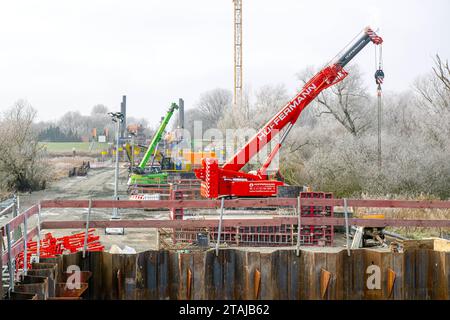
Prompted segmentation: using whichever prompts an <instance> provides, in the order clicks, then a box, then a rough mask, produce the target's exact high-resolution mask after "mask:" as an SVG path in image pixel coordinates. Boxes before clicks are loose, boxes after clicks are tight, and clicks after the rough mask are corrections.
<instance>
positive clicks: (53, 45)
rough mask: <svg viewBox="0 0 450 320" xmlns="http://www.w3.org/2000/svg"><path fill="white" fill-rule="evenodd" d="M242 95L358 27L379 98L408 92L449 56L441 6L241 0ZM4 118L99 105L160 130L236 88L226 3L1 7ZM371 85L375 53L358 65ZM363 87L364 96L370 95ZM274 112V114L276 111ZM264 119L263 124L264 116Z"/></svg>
mask: <svg viewBox="0 0 450 320" xmlns="http://www.w3.org/2000/svg"><path fill="white" fill-rule="evenodd" d="M243 3H244V7H243V23H244V26H243V28H244V36H243V37H244V38H243V41H244V54H243V59H244V86H245V85H250V86H251V88H253V89H257V88H258V87H260V86H261V85H264V84H278V83H284V84H285V85H286V87H287V89H288V90H289V92H290V93H292V94H293V93H294V92H295V90H296V86H297V85H298V82H297V81H296V78H295V73H297V72H298V71H299V70H301V69H302V68H304V67H306V66H308V65H315V66H320V65H322V64H323V63H325V62H327V61H328V60H329V59H330V58H332V57H333V56H334V55H335V54H336V53H337V52H338V51H339V50H340V49H341V48H342V47H343V46H344V45H346V44H347V43H348V42H349V41H350V40H351V39H352V38H353V37H354V36H355V35H356V34H357V33H358V32H359V31H360V30H361V29H362V28H363V27H364V26H366V25H372V26H374V27H379V28H380V32H379V33H380V35H381V36H382V37H383V38H384V40H385V43H384V46H383V55H384V69H385V73H386V79H385V85H384V89H385V90H404V89H407V88H408V87H409V86H410V85H411V82H412V81H413V80H414V79H415V78H416V76H417V75H420V74H422V73H425V72H428V71H429V70H430V68H431V66H432V60H431V58H432V56H433V55H434V54H435V53H440V55H441V56H442V57H443V58H450V41H449V40H450V37H449V34H450V21H449V18H450V1H448V0H432V1H418V0H395V1H393V0H376V1H362V0H341V1H334V0H314V1H303V0H278V1H273V0H270V1H269V0H243ZM0 40H1V48H0V109H1V110H4V109H6V108H7V107H9V106H11V105H12V104H13V103H14V101H16V100H17V99H19V98H24V99H27V100H28V101H29V102H30V103H31V104H32V105H33V106H34V107H35V108H36V109H37V110H38V113H39V119H41V120H52V119H56V118H57V117H59V116H61V115H62V114H64V113H65V112H66V111H69V110H79V111H81V112H82V113H89V111H90V109H91V108H92V106H93V105H95V104H98V103H102V104H105V105H106V106H108V107H109V108H110V109H115V110H118V109H119V105H120V101H121V96H122V95H123V94H126V95H127V99H128V114H129V115H133V116H139V117H145V118H147V120H148V121H149V122H150V123H151V124H153V125H154V124H156V123H157V122H158V121H159V119H160V117H161V116H162V115H163V114H164V112H165V111H166V109H167V108H168V106H169V105H170V103H171V102H172V101H174V102H176V101H178V98H179V97H182V98H184V99H185V105H186V107H187V108H189V107H191V106H192V105H193V104H194V103H195V102H196V100H197V98H198V97H199V95H200V94H201V93H202V92H204V91H207V90H209V89H214V88H216V87H222V88H227V89H230V90H231V89H232V87H233V5H232V1H231V0H190V1H187V0H160V1H156V0H153V1H151V0H143V1H138V0H127V1H124V0H122V1H117V0H76V1H75V0H71V1H69V0H64V1H61V0H59V1H58V0H39V1H33V0H30V1H23V0H10V1H6V0H0ZM354 62H356V63H358V64H359V65H360V66H361V67H362V69H363V71H364V72H365V77H366V78H367V84H368V86H372V87H373V88H374V89H375V85H374V84H373V73H374V68H375V67H374V49H373V46H372V45H370V47H369V46H368V47H366V48H365V49H364V51H363V52H361V54H359V55H358V56H357V57H356V58H355V61H354ZM369 88H370V87H369ZM280 107H281V106H280ZM268 117H269V115H268Z"/></svg>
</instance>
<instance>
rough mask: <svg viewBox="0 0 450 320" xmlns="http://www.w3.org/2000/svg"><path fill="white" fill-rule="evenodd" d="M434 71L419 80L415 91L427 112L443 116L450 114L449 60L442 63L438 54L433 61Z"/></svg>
mask: <svg viewBox="0 0 450 320" xmlns="http://www.w3.org/2000/svg"><path fill="white" fill-rule="evenodd" d="M433 61H434V66H433V71H432V72H430V73H429V74H427V75H425V76H422V77H420V78H418V79H417V80H416V81H415V83H414V85H413V89H414V91H415V92H416V93H417V102H418V105H419V106H420V107H422V108H423V109H424V110H426V111H427V112H431V113H437V114H443V113H448V112H450V68H449V65H448V60H446V61H445V62H443V61H442V59H441V57H440V56H439V55H438V54H437V55H436V57H435V58H434V59H433Z"/></svg>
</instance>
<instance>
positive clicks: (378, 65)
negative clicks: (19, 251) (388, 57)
mask: <svg viewBox="0 0 450 320" xmlns="http://www.w3.org/2000/svg"><path fill="white" fill-rule="evenodd" d="M377 47H378V48H377ZM377 49H379V52H378V57H377ZM375 69H376V71H375V83H376V84H377V99H378V101H377V102H378V150H377V151H378V152H377V155H378V167H379V169H381V106H382V99H381V92H382V91H381V84H382V83H383V80H384V72H383V47H382V45H381V44H380V45H378V46H375Z"/></svg>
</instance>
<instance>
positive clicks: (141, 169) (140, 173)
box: [128, 103, 178, 185]
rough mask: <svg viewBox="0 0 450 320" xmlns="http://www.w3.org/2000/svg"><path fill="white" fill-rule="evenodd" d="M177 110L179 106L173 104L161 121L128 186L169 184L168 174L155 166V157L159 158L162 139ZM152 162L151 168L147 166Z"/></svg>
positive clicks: (133, 170) (134, 169) (133, 171)
mask: <svg viewBox="0 0 450 320" xmlns="http://www.w3.org/2000/svg"><path fill="white" fill-rule="evenodd" d="M176 109H178V105H177V104H176V103H172V105H171V106H170V107H169V110H167V113H166V115H165V117H164V118H163V120H162V121H161V124H160V126H159V128H158V130H156V132H155V135H154V136H153V138H152V141H151V142H150V144H149V146H148V148H147V151H146V152H145V154H144V157H143V158H142V160H141V162H140V163H139V165H138V166H137V167H133V168H132V169H131V171H132V172H131V175H130V179H129V180H128V185H135V184H138V185H141V184H142V185H145V184H159V183H162V184H164V183H167V176H168V174H167V172H163V171H162V170H161V165H155V157H156V156H157V152H158V150H157V149H158V144H159V142H160V141H161V139H162V136H163V134H164V130H165V129H166V127H167V124H168V123H169V121H170V118H171V117H172V115H173V114H174V112H175V110H176ZM150 160H151V162H150V166H147V164H148V163H149V161H150Z"/></svg>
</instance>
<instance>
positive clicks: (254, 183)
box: [195, 27, 383, 198]
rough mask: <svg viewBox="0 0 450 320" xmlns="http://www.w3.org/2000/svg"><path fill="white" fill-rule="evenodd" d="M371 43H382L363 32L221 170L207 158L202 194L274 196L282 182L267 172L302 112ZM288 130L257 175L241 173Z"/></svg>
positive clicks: (201, 174) (201, 171)
mask: <svg viewBox="0 0 450 320" xmlns="http://www.w3.org/2000/svg"><path fill="white" fill-rule="evenodd" d="M369 42H373V43H374V44H376V45H380V44H381V43H382V42H383V40H382V39H381V37H379V36H378V35H377V34H376V33H375V32H374V31H373V30H372V29H370V28H369V27H367V28H365V29H364V32H363V34H362V36H361V37H360V38H359V39H358V40H357V41H356V42H355V43H354V44H353V45H351V46H350V47H349V48H348V49H347V50H346V51H345V52H344V53H343V54H342V55H340V56H339V57H338V58H337V59H336V60H335V61H332V62H331V63H330V64H328V65H327V66H325V67H324V68H323V69H322V70H320V71H319V72H318V73H317V74H316V75H314V76H313V77H312V78H311V79H310V80H309V81H308V82H307V83H306V84H305V85H304V87H303V88H302V90H301V91H300V92H299V93H298V94H297V95H296V96H295V97H294V98H293V99H292V100H291V101H289V103H287V104H286V105H285V106H284V107H283V108H282V109H281V110H280V111H278V113H276V114H275V115H274V116H273V117H272V118H271V119H270V120H269V121H268V122H267V123H266V124H265V125H264V126H263V127H262V128H261V129H260V130H259V131H258V132H257V133H256V134H255V135H254V136H253V137H252V138H251V139H250V140H249V141H248V142H247V144H246V145H245V146H243V147H242V148H241V149H240V150H239V151H238V152H237V153H236V154H235V155H234V156H233V157H231V159H229V160H228V161H227V162H226V163H225V164H224V165H223V166H222V167H221V168H219V167H218V164H217V161H215V160H214V159H204V161H203V164H202V165H203V167H202V168H201V169H198V170H196V172H195V173H196V175H197V177H198V178H199V179H201V180H202V190H201V191H202V195H203V196H204V197H208V198H216V197H218V196H273V195H276V193H277V188H278V186H279V185H282V184H283V183H282V182H280V181H274V180H267V174H266V170H267V168H268V167H269V166H270V163H271V161H272V160H273V158H274V157H275V155H276V154H277V152H278V151H279V150H280V148H281V146H282V143H283V141H284V139H285V138H286V136H287V134H288V133H289V131H290V129H291V128H292V126H293V125H294V124H295V123H296V121H297V119H298V117H299V116H300V113H301V112H302V111H303V110H304V109H305V108H306V107H307V106H308V105H309V104H310V103H311V101H313V100H314V98H316V97H317V96H318V95H319V94H320V93H321V92H322V91H323V90H325V89H327V88H328V87H330V86H332V85H334V84H336V83H338V82H340V81H342V80H343V79H344V78H345V77H346V76H347V75H348V73H347V71H345V70H344V66H345V65H347V64H348V63H349V62H350V61H351V60H352V59H353V58H354V57H355V56H356V55H357V54H358V53H359V52H360V51H361V50H362V49H363V48H364V47H365V46H366V45H367V44H368V43H369ZM283 129H285V132H284V134H283V136H282V137H281V139H280V141H279V142H278V144H277V145H276V146H275V147H273V149H272V152H271V153H270V155H269V156H268V158H267V160H266V162H265V163H264V164H263V166H262V167H261V168H260V169H259V170H258V172H257V174H251V173H245V172H241V171H239V170H241V169H242V168H243V167H244V166H245V165H246V164H247V163H248V162H249V161H250V160H251V158H252V157H253V156H255V155H256V154H257V153H258V152H259V151H260V150H261V149H262V148H263V147H264V146H265V145H266V144H267V143H269V142H270V141H271V140H272V139H273V138H274V137H275V136H276V135H278V134H279V133H280V131H281V130H283Z"/></svg>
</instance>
